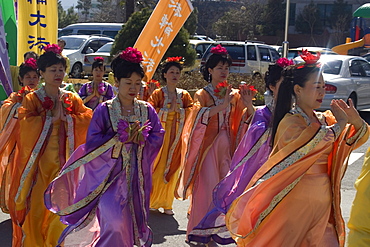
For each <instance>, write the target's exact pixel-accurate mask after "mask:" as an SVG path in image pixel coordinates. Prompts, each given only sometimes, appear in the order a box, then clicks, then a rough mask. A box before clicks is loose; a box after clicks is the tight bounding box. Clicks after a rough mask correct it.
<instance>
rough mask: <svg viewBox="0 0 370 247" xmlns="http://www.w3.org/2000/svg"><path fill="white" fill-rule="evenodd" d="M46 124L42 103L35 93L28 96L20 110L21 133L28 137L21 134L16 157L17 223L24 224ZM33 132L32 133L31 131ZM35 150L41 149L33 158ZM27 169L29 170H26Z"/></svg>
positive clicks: (44, 136) (44, 137)
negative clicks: (18, 173) (18, 174)
mask: <svg viewBox="0 0 370 247" xmlns="http://www.w3.org/2000/svg"><path fill="white" fill-rule="evenodd" d="M44 124H45V111H43V109H42V106H41V102H40V101H39V99H38V98H37V96H36V94H35V93H30V94H27V95H26V97H25V98H24V100H23V102H22V107H20V108H19V126H20V127H19V128H20V129H19V132H20V133H27V135H24V134H22V135H21V134H20V135H19V137H18V141H17V145H18V147H19V150H20V151H19V152H18V154H17V155H16V157H15V162H16V164H17V166H18V168H19V170H20V171H22V172H21V173H20V176H21V177H19V178H14V179H15V180H17V181H19V188H18V192H17V196H16V198H15V206H16V211H17V219H16V220H17V221H18V223H19V224H23V221H24V217H25V213H26V206H27V198H28V194H29V192H30V190H31V188H32V185H33V178H34V177H35V171H36V166H35V165H32V164H35V163H37V160H38V159H39V154H40V153H42V146H43V145H44V144H43V143H40V144H41V146H38V145H36V144H37V143H38V142H39V140H41V141H42V140H43V139H44V140H45V139H46V135H47V134H48V133H43V131H42V130H43V126H44ZM30 130H32V131H30ZM34 148H38V149H39V148H41V149H40V150H37V151H38V152H37V154H38V155H36V156H34V157H33V156H32V157H31V154H32V153H33V150H34ZM26 168H27V169H26Z"/></svg>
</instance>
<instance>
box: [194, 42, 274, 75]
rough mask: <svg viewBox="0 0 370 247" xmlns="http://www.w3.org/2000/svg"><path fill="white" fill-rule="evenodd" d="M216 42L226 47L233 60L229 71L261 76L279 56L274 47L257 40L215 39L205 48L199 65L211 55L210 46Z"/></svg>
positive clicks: (215, 44) (213, 45)
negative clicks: (215, 40)
mask: <svg viewBox="0 0 370 247" xmlns="http://www.w3.org/2000/svg"><path fill="white" fill-rule="evenodd" d="M218 44H221V45H222V46H223V47H225V48H226V50H227V51H228V52H229V55H230V56H231V59H232V60H233V63H232V65H231V67H230V72H231V73H242V74H248V75H251V76H253V77H263V76H264V75H265V73H266V71H267V70H268V67H269V65H270V63H273V62H275V61H276V60H277V59H279V58H280V55H279V53H278V52H277V51H276V49H275V48H274V47H271V46H269V45H266V44H263V43H261V42H258V41H245V42H242V41H217V42H215V43H213V44H211V45H210V46H209V47H208V48H207V50H206V52H205V53H204V55H203V57H202V61H201V66H202V65H204V64H205V61H206V60H207V58H208V57H209V56H210V55H211V54H210V50H211V48H212V47H215V46H217V45H218Z"/></svg>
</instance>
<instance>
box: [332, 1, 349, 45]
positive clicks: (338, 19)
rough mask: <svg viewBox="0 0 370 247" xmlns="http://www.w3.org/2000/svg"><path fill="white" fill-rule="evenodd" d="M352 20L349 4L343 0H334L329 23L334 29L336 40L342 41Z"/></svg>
mask: <svg viewBox="0 0 370 247" xmlns="http://www.w3.org/2000/svg"><path fill="white" fill-rule="evenodd" d="M351 20H352V9H351V5H349V4H348V3H347V2H344V1H343V0H336V1H335V2H334V4H333V9H332V11H331V14H330V25H331V28H332V29H333V30H334V33H335V38H336V42H337V43H338V44H340V43H343V40H344V39H345V37H347V36H349V35H348V30H349V28H350V24H351Z"/></svg>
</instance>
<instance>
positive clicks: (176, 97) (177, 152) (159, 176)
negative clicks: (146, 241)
mask: <svg viewBox="0 0 370 247" xmlns="http://www.w3.org/2000/svg"><path fill="white" fill-rule="evenodd" d="M181 59H182V57H170V58H167V59H166V61H165V63H164V64H163V66H162V73H161V75H162V79H163V80H164V81H165V82H166V86H164V87H162V88H160V89H156V90H155V91H154V92H153V94H152V95H151V97H150V98H149V100H148V102H149V103H150V104H151V105H152V106H153V107H154V108H155V109H156V111H157V113H158V116H159V119H160V121H161V124H162V126H163V128H164V129H165V131H166V132H165V136H164V141H163V146H162V148H161V150H160V152H159V154H158V156H157V158H156V160H155V162H154V167H153V188H152V193H151V196H150V208H151V210H157V209H159V208H163V209H164V213H165V214H168V215H173V214H174V213H173V211H172V203H173V200H174V198H175V187H176V183H177V179H178V176H179V167H180V162H181V134H182V130H183V128H184V124H185V120H186V117H187V116H188V114H189V111H190V109H191V106H192V105H193V99H192V98H191V96H190V94H189V93H188V92H187V91H186V90H183V89H181V88H177V87H176V85H177V83H178V82H179V80H180V76H181V70H182V65H181Z"/></svg>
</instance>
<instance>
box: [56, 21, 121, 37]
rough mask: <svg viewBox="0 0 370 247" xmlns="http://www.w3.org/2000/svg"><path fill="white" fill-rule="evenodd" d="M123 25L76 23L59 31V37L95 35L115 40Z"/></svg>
mask: <svg viewBox="0 0 370 247" xmlns="http://www.w3.org/2000/svg"><path fill="white" fill-rule="evenodd" d="M123 25H124V24H123V23H75V24H71V25H69V26H66V27H65V28H63V29H62V30H61V31H59V32H58V37H61V36H66V35H76V34H84V35H92V34H95V35H104V36H108V37H110V38H112V39H114V37H115V36H116V35H117V33H118V31H119V30H121V28H122V26H123Z"/></svg>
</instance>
